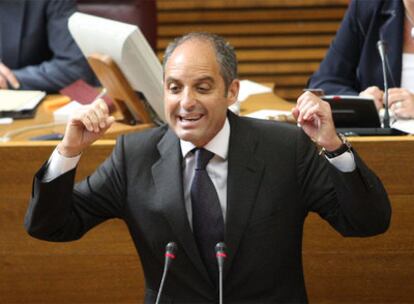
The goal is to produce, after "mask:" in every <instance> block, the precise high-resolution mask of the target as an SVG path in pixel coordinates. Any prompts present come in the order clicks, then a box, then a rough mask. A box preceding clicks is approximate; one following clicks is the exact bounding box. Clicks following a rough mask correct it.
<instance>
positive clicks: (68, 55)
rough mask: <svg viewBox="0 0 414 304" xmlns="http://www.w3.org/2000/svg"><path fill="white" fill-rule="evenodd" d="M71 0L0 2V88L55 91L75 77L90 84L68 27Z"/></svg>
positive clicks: (72, 8)
mask: <svg viewBox="0 0 414 304" xmlns="http://www.w3.org/2000/svg"><path fill="white" fill-rule="evenodd" d="M75 10H76V3H75V1H74V0H60V1H50V0H36V1H30V0H18V1H15V0H13V1H12V0H3V1H0V88H1V89H5V88H14V89H18V88H19V89H25V90H44V91H47V92H58V91H59V90H60V89H62V88H64V87H65V86H67V85H69V84H71V83H72V82H74V81H76V80H78V79H84V80H85V81H88V82H91V83H93V82H94V81H95V80H94V76H93V73H92V70H91V69H90V68H89V65H88V63H87V61H86V59H85V58H84V57H83V55H82V53H81V51H80V50H79V48H78V46H77V45H76V44H75V42H74V40H73V39H72V36H71V35H70V33H69V30H68V18H69V16H70V15H71V14H72V13H74V12H75Z"/></svg>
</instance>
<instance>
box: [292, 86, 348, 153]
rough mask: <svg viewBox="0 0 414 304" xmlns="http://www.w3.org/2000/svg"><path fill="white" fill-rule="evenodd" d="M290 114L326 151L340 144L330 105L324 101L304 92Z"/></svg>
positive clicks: (332, 149)
mask: <svg viewBox="0 0 414 304" xmlns="http://www.w3.org/2000/svg"><path fill="white" fill-rule="evenodd" d="M292 114H293V116H294V117H295V119H296V120H297V122H298V123H299V124H300V126H301V127H302V129H303V131H304V132H305V133H306V134H307V135H308V136H309V137H310V138H311V139H312V140H313V141H314V142H316V143H317V144H318V145H320V146H322V147H324V148H325V149H326V150H327V151H334V150H336V149H338V148H339V147H340V146H341V145H342V142H341V140H340V139H339V137H338V134H337V133H336V129H335V125H334V123H333V118H332V110H331V106H330V105H329V103H327V102H326V101H324V100H322V99H320V98H319V97H317V96H316V95H314V94H312V93H310V92H305V93H303V94H302V95H301V96H300V97H299V98H298V100H297V104H296V107H295V108H294V109H292Z"/></svg>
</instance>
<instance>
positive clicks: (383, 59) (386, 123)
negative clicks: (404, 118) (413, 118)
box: [377, 40, 390, 128]
mask: <svg viewBox="0 0 414 304" xmlns="http://www.w3.org/2000/svg"><path fill="white" fill-rule="evenodd" d="M377 48H378V51H379V54H380V57H381V65H382V75H383V78H384V94H385V95H384V119H383V127H384V128H390V112H389V109H388V80H387V67H386V64H385V62H386V60H387V57H386V53H385V48H386V44H385V42H384V41H382V40H379V41H378V42H377Z"/></svg>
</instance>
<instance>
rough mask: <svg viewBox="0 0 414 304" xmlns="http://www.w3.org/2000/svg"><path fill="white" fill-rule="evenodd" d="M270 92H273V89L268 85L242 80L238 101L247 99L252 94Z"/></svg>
mask: <svg viewBox="0 0 414 304" xmlns="http://www.w3.org/2000/svg"><path fill="white" fill-rule="evenodd" d="M270 92H272V89H271V88H269V87H267V86H264V85H262V84H259V83H257V82H254V81H250V80H241V81H240V91H239V97H238V101H240V102H242V101H245V100H246V99H247V98H248V97H249V96H250V95H255V94H263V93H270Z"/></svg>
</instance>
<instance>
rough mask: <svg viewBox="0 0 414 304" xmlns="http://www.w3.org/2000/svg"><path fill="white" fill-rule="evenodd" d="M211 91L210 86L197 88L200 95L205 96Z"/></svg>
mask: <svg viewBox="0 0 414 304" xmlns="http://www.w3.org/2000/svg"><path fill="white" fill-rule="evenodd" d="M210 90H211V86H210V85H208V84H200V85H199V86H197V91H198V92H200V93H202V94H206V93H208V92H209V91H210Z"/></svg>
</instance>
